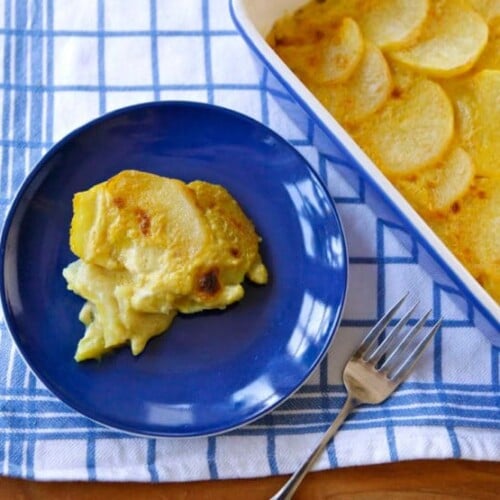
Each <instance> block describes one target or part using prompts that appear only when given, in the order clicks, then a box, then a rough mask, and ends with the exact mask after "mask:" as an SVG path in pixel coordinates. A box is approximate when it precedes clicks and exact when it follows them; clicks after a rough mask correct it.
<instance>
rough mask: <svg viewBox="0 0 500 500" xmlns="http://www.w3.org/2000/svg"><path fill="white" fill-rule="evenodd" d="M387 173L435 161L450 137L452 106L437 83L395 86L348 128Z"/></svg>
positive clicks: (403, 171) (424, 81)
mask: <svg viewBox="0 0 500 500" xmlns="http://www.w3.org/2000/svg"><path fill="white" fill-rule="evenodd" d="M351 132H352V134H353V136H354V138H355V139H356V140H357V141H358V142H359V144H360V145H361V147H362V148H363V149H364V150H365V151H366V152H367V153H368V155H369V156H370V157H371V158H372V159H373V160H374V161H375V163H376V164H377V166H379V167H380V168H381V169H382V171H384V172H385V173H387V174H390V175H394V174H399V175H402V174H410V173H413V172H416V171H418V170H420V169H423V168H425V167H428V166H429V165H432V164H433V163H436V162H438V161H439V160H440V159H441V158H442V157H443V156H444V154H445V152H446V150H447V149H448V146H449V145H450V142H451V140H452V138H453V108H452V106H451V103H450V100H449V98H448V96H447V95H446V94H445V92H444V90H443V89H442V88H441V86H440V85H439V84H437V83H435V82H433V81H431V80H427V79H425V78H424V79H418V80H416V81H415V82H414V84H413V85H412V86H410V87H409V88H408V89H403V90H401V89H399V88H397V87H396V88H395V89H394V91H393V93H392V95H391V96H390V97H389V99H388V100H387V102H386V103H385V105H384V106H383V107H382V108H381V109H380V110H379V111H378V112H377V113H375V114H373V115H370V116H369V117H368V118H367V119H366V120H364V121H363V122H362V123H361V124H360V125H359V126H358V127H356V128H353V129H352V130H351Z"/></svg>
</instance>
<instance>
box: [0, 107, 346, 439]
mask: <svg viewBox="0 0 500 500" xmlns="http://www.w3.org/2000/svg"><path fill="white" fill-rule="evenodd" d="M130 168H133V169H139V170H145V171H149V172H153V173H156V174H160V175H164V176H168V177H177V178H180V179H183V180H185V181H191V180H194V179H202V180H206V181H209V182H213V183H218V184H222V185H223V186H225V187H226V188H227V189H228V190H229V191H230V192H231V193H232V194H233V196H234V197H235V198H236V199H237V200H238V201H239V202H240V204H241V205H242V207H243V209H244V210H245V212H246V213H247V215H248V216H249V217H250V218H251V219H252V220H253V221H254V223H255V225H256V227H257V230H258V232H259V233H260V234H261V236H262V237H263V242H262V255H263V259H264V261H265V263H266V264H267V266H268V268H269V270H270V282H269V284H268V285H266V286H261V287H259V286H253V285H251V284H249V283H247V284H246V285H245V287H246V296H245V298H244V299H243V300H242V301H241V302H240V303H238V304H236V305H234V306H231V307H229V308H228V309H226V310H225V311H216V312H214V311H209V312H204V313H199V314H194V315H180V316H178V317H177V318H176V319H175V320H174V323H173V325H172V327H171V328H170V330H169V331H168V332H167V333H166V334H165V335H161V336H159V337H157V338H155V339H153V340H152V341H150V343H149V344H148V346H147V347H146V350H145V351H144V352H143V353H142V354H141V355H140V356H138V357H133V356H132V354H131V353H130V351H129V349H128V348H123V349H121V350H118V351H116V353H114V354H112V355H110V356H107V357H105V358H104V359H103V360H102V361H100V362H96V361H90V362H84V363H81V364H78V363H76V362H75V361H74V360H73V355H74V352H75V349H76V345H77V343H78V340H79V339H80V337H81V336H82V335H83V333H84V327H83V325H82V324H81V323H80V322H79V321H78V312H79V310H80V308H81V306H82V300H81V299H80V298H79V297H77V296H76V295H74V294H73V293H71V292H69V291H67V290H66V283H65V281H64V279H63V277H62V275H61V271H62V269H63V268H64V267H65V266H66V265H67V264H68V263H69V262H71V261H73V260H74V259H75V257H74V256H73V255H72V254H71V252H70V249H69V242H68V239H69V238H68V237H69V225H70V220H71V215H72V205H71V200H72V197H73V194H74V193H75V192H77V191H82V190H85V189H88V188H89V187H90V186H92V185H93V184H96V183H98V182H101V181H103V180H105V179H107V178H109V177H111V176H112V175H114V174H116V173H118V172H119V171H121V170H123V169H130ZM0 250H1V259H0V265H1V266H2V267H1V274H2V277H3V286H2V290H1V296H2V303H3V307H4V311H5V317H6V320H7V323H8V326H9V328H10V331H11V333H12V336H13V338H14V341H15V343H16V344H17V346H18V348H19V351H20V352H21V354H22V355H23V356H24V358H25V360H26V362H27V363H28V364H29V366H30V367H31V369H32V370H33V372H34V373H35V374H36V375H37V376H38V378H39V379H40V380H41V381H42V382H43V383H44V384H45V385H46V386H47V387H48V388H49V389H50V390H51V391H52V392H53V393H54V394H55V395H56V396H58V397H59V398H60V399H61V400H62V401H64V402H65V403H66V404H68V405H69V406H71V407H72V408H74V409H75V410H77V411H78V412H80V413H82V414H83V415H86V416H87V417H89V418H90V419H92V420H95V421H97V422H100V423H102V424H104V425H106V426H109V427H112V428H116V429H120V430H123V431H127V432H131V433H134V434H140V435H146V436H199V435H210V434H217V433H221V432H225V431H228V430H231V429H234V428H236V427H239V426H241V425H243V424H246V423H249V422H251V421H253V420H255V419H257V418H259V417H261V416H263V415H264V414H265V413H267V412H269V411H270V410H272V409H273V408H275V407H276V406H277V405H279V404H280V403H282V402H283V401H284V400H285V399H286V398H287V397H288V396H290V395H291V394H292V393H293V392H294V391H295V390H296V389H298V388H299V387H300V386H301V385H302V384H303V383H304V381H305V380H306V379H307V377H308V376H309V375H310V374H311V372H312V371H313V370H314V368H315V367H316V366H317V365H318V363H319V362H320V361H321V359H322V358H323V357H324V356H325V354H326V352H327V350H328V348H329V346H330V343H331V341H332V339H333V336H334V333H335V331H336V329H337V327H338V325H339V322H340V316H341V313H342V309H343V305H344V300H345V295H346V286H347V255H346V246H345V241H344V235H343V231H342V227H341V224H340V221H339V217H338V214H337V211H336V209H335V206H334V203H333V202H332V200H331V199H330V197H329V195H328V193H327V192H326V190H325V188H324V186H323V185H322V183H321V182H320V180H319V179H318V177H317V176H316V174H315V173H314V172H313V170H312V169H311V168H310V167H309V165H308V164H307V163H306V161H305V160H304V159H303V158H302V156H300V155H299V154H298V153H297V152H296V151H295V150H294V149H293V148H292V147H291V146H290V145H289V144H288V143H286V142H285V141H284V140H283V139H281V138H280V137H279V136H278V135H276V134H275V133H274V132H272V131H271V130H269V129H268V128H266V127H264V126H263V125H261V124H259V123H258V122H256V121H254V120H252V119H250V118H248V117H245V116H243V115H240V114H237V113H235V112H233V111H230V110H227V109H223V108H218V107H215V106H210V105H206V104H200V103H187V102H158V103H148V104H141V105H138V106H133V107H129V108H125V109H121V110H118V111H115V112H113V113H110V114H108V115H105V116H103V117H101V118H99V119H97V120H95V121H93V122H91V123H89V124H88V125H85V126H84V127H82V128H80V129H78V130H76V131H75V132H73V133H72V134H70V135H69V136H68V137H66V138H65V139H64V140H62V141H61V142H60V143H59V144H57V145H56V146H55V147H54V148H53V149H52V150H51V151H50V152H49V153H48V154H47V155H46V156H45V157H44V158H43V159H42V161H41V162H40V163H39V164H38V165H37V166H36V168H35V169H34V171H33V172H32V173H31V175H30V176H29V177H28V178H27V180H26V181H25V183H24V185H23V186H22V188H21V190H20V191H19V193H18V194H17V197H16V199H15V201H14V203H13V206H12V208H11V210H10V212H9V214H8V217H7V220H6V223H5V227H4V230H3V234H2V241H1V249H0Z"/></svg>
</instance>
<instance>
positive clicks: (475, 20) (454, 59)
mask: <svg viewBox="0 0 500 500" xmlns="http://www.w3.org/2000/svg"><path fill="white" fill-rule="evenodd" d="M487 41H488V26H487V24H486V23H485V21H484V20H483V18H482V17H481V16H480V15H479V14H478V13H477V12H476V11H475V10H473V9H472V8H471V7H470V6H469V5H468V4H467V3H465V2H464V1H463V0H435V2H433V3H432V4H431V10H430V12H429V15H428V17H427V21H426V22H425V23H424V26H423V28H422V33H421V35H420V37H419V39H418V41H417V42H416V43H415V44H414V45H412V46H411V47H409V48H406V49H402V50H397V51H393V52H391V56H392V57H393V58H395V59H396V60H397V61H400V62H402V63H404V64H407V65H408V66H410V67H412V68H414V69H416V70H417V71H421V72H424V73H426V74H428V75H432V76H437V77H450V76H454V75H458V74H461V73H464V72H466V71H467V70H469V69H470V68H471V67H472V66H473V65H474V63H475V62H476V61H477V59H478V58H479V56H480V55H481V52H482V51H483V49H484V47H485V46H486V43H487Z"/></svg>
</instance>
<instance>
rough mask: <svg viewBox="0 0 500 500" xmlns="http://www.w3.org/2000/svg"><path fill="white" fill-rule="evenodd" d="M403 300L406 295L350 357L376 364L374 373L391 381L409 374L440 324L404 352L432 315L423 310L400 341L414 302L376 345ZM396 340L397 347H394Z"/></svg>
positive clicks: (381, 319)
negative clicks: (384, 375) (378, 372)
mask: <svg viewBox="0 0 500 500" xmlns="http://www.w3.org/2000/svg"><path fill="white" fill-rule="evenodd" d="M407 297H408V293H406V294H405V295H404V297H403V298H401V299H400V300H399V301H398V302H397V303H396V304H395V305H394V306H392V307H391V309H389V311H387V313H386V314H384V316H382V318H380V320H379V321H378V322H377V323H376V325H375V326H374V327H373V328H372V329H371V330H370V332H369V333H368V335H367V336H366V337H365V339H364V340H363V342H362V343H361V345H360V346H359V348H358V350H357V351H356V353H355V354H354V356H355V357H356V358H362V359H363V360H364V361H366V362H367V363H370V364H373V365H377V364H378V368H377V369H378V371H381V372H384V373H386V375H387V376H388V377H389V378H390V379H392V380H403V379H404V378H405V377H406V376H407V375H408V374H409V372H410V371H411V369H412V368H413V366H414V365H415V363H416V362H417V360H418V358H419V357H420V355H421V354H422V353H423V351H424V350H425V348H426V347H427V345H428V344H429V342H430V341H431V340H432V338H433V337H434V335H435V333H436V332H437V331H438V330H439V327H440V326H441V323H442V318H440V319H439V320H438V321H437V322H436V323H435V324H434V325H433V327H432V328H431V329H430V330H429V331H427V332H426V333H425V335H423V337H422V339H421V340H420V341H419V342H418V344H417V345H416V346H415V347H414V348H413V350H410V349H408V347H409V346H410V345H411V344H414V343H415V341H416V338H417V335H418V333H419V332H420V331H421V330H422V328H423V327H424V326H425V323H426V322H427V320H428V319H429V316H430V315H431V313H432V310H429V311H427V312H426V313H425V314H424V315H423V316H422V317H421V318H420V319H419V320H418V321H417V322H416V323H415V325H413V326H412V327H411V328H410V329H409V330H408V331H407V332H406V333H405V335H404V337H403V338H402V339H398V334H399V333H400V332H401V330H402V329H403V327H404V326H405V325H406V324H407V323H408V321H409V320H410V318H411V315H412V314H413V312H414V311H415V309H416V307H417V305H418V302H416V303H415V304H414V305H413V306H412V307H411V308H410V309H409V310H408V312H407V313H406V314H404V315H403V316H402V317H401V319H400V320H399V321H398V322H397V323H396V325H395V326H394V327H393V329H392V330H391V331H390V332H389V333H388V334H387V335H386V336H385V338H384V339H383V340H382V342H379V340H380V339H381V338H382V335H383V333H384V331H385V330H386V328H387V326H388V325H389V323H390V321H391V319H392V318H393V317H394V315H395V314H396V312H397V311H398V310H399V308H400V307H401V305H402V304H403V303H404V301H405V300H406V298H407ZM398 341H399V345H396V344H397V342H398ZM408 351H409V352H408ZM384 356H386V358H385V359H383V357H384ZM381 360H382V361H381Z"/></svg>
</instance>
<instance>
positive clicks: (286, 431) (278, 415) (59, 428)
mask: <svg viewBox="0 0 500 500" xmlns="http://www.w3.org/2000/svg"><path fill="white" fill-rule="evenodd" d="M0 54H1V57H0V113H1V118H0V122H1V123H0V130H1V135H0V156H1V167H0V189H1V191H0V210H1V214H2V217H4V216H5V213H6V210H7V208H8V206H9V204H10V202H11V200H12V198H13V195H14V193H15V192H16V190H17V189H18V188H19V186H20V184H21V183H22V181H23V179H24V178H25V177H26V175H27V174H28V173H29V172H30V170H31V169H32V168H33V166H34V165H35V164H36V163H37V161H38V160H39V159H40V158H41V156H42V155H43V154H44V153H45V152H46V151H47V150H48V148H50V147H51V145H52V144H54V143H55V142H56V141H58V140H59V139H61V138H62V137H63V136H64V135H65V134H67V133H68V132H70V131H71V130H72V129H74V128H75V127H77V126H79V125H82V124H83V123H85V122H86V121H88V120H90V119H93V118H95V117H97V116H99V115H102V114H103V113H105V112H108V111H110V110H113V109H116V108H119V107H123V106H125V105H130V104H134V103H139V102H144V101H152V100H166V99H174V100H194V101H202V102H209V103H214V104H218V105H222V106H225V107H228V108H232V109H234V110H237V111H240V112H242V113H244V114H247V115H249V116H251V117H253V118H255V119H257V120H259V121H261V122H263V123H265V124H266V125H269V126H270V127H272V128H273V129H275V130H276V131H277V132H278V133H280V134H281V135H283V136H284V137H285V138H286V139H287V140H289V141H290V142H291V143H292V144H293V145H294V146H296V147H297V149H298V150H299V151H300V152H301V153H302V154H303V155H304V156H305V157H306V158H307V159H308V160H309V161H310V162H311V164H312V165H313V166H314V167H315V168H316V169H317V170H318V172H319V173H320V174H321V176H322V177H323V179H324V181H325V183H326V184H327V185H328V187H329V189H330V191H331V194H332V195H333V197H334V198H335V200H336V202H337V206H338V209H339V212H340V215H341V218H342V220H343V223H344V226H345V230H346V236H347V240H348V246H349V252H350V261H349V271H350V288H349V293H348V298H347V305H346V308H345V313H344V317H343V320H342V325H341V328H340V331H339V332H338V334H337V336H336V337H335V340H334V343H333V345H332V348H331V351H330V354H329V355H328V356H327V358H326V359H325V360H324V362H323V363H322V364H321V366H320V367H319V368H318V369H317V370H316V371H315V373H314V374H313V375H312V376H311V377H310V379H309V380H308V381H307V383H306V384H305V385H304V386H303V387H302V388H301V389H300V390H299V391H298V392H297V393H296V394H295V395H294V396H293V397H291V398H290V399H289V400H288V401H286V402H285V403H284V404H283V405H281V406H280V407H278V408H277V409H276V410H275V411H273V412H272V413H271V414H269V415H267V416H266V417H264V418H262V419H260V420H258V421H256V422H254V423H252V424H250V425H247V426H245V427H243V428H240V429H238V430H235V431H232V432H230V433H228V434H225V435H220V436H212V437H208V438H187V439H168V438H165V439H146V438H139V437H133V436H130V435H127V434H124V433H121V432H117V431H113V430H110V429H108V428H104V427H102V426H100V425H98V424H96V423H94V422H92V421H90V420H88V419H87V418H85V417H83V416H81V415H79V414H77V413H75V412H74V411H73V410H71V409H70V408H68V407H67V406H66V405H65V404H63V403H62V402H60V401H59V400H58V399H57V398H56V397H54V396H53V395H52V394H51V393H50V392H49V391H48V390H47V389H46V388H45V387H44V386H43V385H42V384H41V383H40V382H39V381H37V380H36V378H35V377H34V376H33V374H32V373H31V372H30V370H29V369H28V368H27V366H26V364H25V363H24V361H23V359H22V358H21V357H20V355H19V354H18V352H17V350H16V348H15V347H14V345H13V343H12V341H11V338H10V335H9V332H8V331H7V328H6V326H5V324H4V322H3V320H2V321H1V323H0V473H1V474H3V475H9V476H17V477H26V478H34V479H40V480H49V479H56V480H58V479H60V480H62V479H74V480H135V481H188V480H199V479H207V478H211V479H216V478H235V477H255V476H266V475H271V474H279V473H286V472H290V471H292V470H293V469H294V468H295V467H297V465H298V464H299V462H300V461H301V460H302V459H303V458H304V456H305V454H306V453H307V450H308V449H310V448H312V446H313V444H314V443H315V442H316V441H317V439H318V437H319V436H320V434H321V433H322V432H323V431H324V430H325V429H326V427H327V426H328V423H329V422H330V421H331V420H332V419H333V418H334V417H335V415H336V413H337V412H338V410H339V408H340V406H341V404H342V403H343V400H344V398H345V391H344V388H343V386H342V384H341V368H342V366H343V364H344V363H345V361H346V359H347V357H348V355H349V353H350V352H351V351H352V349H353V347H354V346H355V345H356V344H357V343H358V341H359V340H360V338H361V337H362V336H363V334H364V333H365V332H366V330H367V329H368V328H369V326H370V325H372V324H373V323H374V321H375V320H376V318H377V317H379V316H380V315H381V314H382V313H383V312H384V310H385V308H386V307H387V306H388V305H389V304H391V303H392V302H394V301H395V299H396V298H397V297H398V296H399V295H400V294H401V292H402V290H406V289H407V288H408V286H407V284H408V283H411V284H412V285H411V287H410V292H414V293H415V294H418V296H419V297H420V298H421V300H422V302H423V304H422V307H423V308H424V307H425V306H430V307H433V309H434V311H435V312H434V314H435V315H436V316H437V315H438V314H442V315H443V316H444V317H445V322H444V325H443V327H442V328H441V329H440V331H439V333H438V335H437V337H436V339H435V342H434V344H433V346H432V347H431V348H430V349H429V350H428V351H427V352H426V353H425V356H424V357H423V358H422V360H421V361H420V362H419V364H418V366H417V369H416V370H415V372H414V373H413V375H412V376H411V378H410V379H409V380H408V381H407V382H406V383H405V384H404V385H403V386H402V387H401V388H400V390H398V391H397V392H396V394H395V395H394V396H393V397H392V398H390V399H389V400H388V401H387V402H386V403H385V404H382V405H380V406H376V407H362V408H361V409H359V411H358V412H357V413H356V414H355V415H354V416H353V417H352V418H351V419H350V420H348V422H347V423H346V424H345V426H344V427H343V428H342V430H341V431H340V432H339V434H338V435H337V437H336V438H335V441H334V442H333V443H332V444H331V445H330V446H329V447H328V450H327V452H326V453H325V454H324V455H323V456H322V457H321V459H320V460H319V461H318V463H317V464H316V468H317V469H325V468H334V467H342V466H348V465H358V464H370V463H381V462H389V461H397V460H407V459H413V458H448V457H456V458H468V459H477V460H480V459H485V460H498V459H500V432H499V430H500V390H499V389H500V385H499V368H500V364H499V363H500V360H499V349H498V348H495V347H493V346H492V345H491V344H490V343H489V342H488V341H487V340H486V338H485V337H484V336H483V335H482V333H481V332H480V331H479V329H478V328H477V327H476V326H475V311H474V308H473V307H472V306H471V305H470V304H468V303H467V302H466V301H465V299H460V294H459V293H458V292H457V290H455V289H454V288H453V287H452V286H448V285H446V284H443V283H442V282H440V281H438V280H436V279H435V275H434V274H433V273H431V272H430V271H429V268H428V266H426V265H425V264H424V260H425V259H424V254H425V251H424V250H423V249H422V248H421V247H420V246H419V244H418V243H414V244H413V246H412V245H410V246H408V245H403V244H402V241H403V240H405V239H408V238H409V239H411V235H409V234H408V233H407V232H405V229H404V225H398V224H397V223H394V221H386V220H384V218H383V217H381V216H380V214H378V213H377V211H376V210H375V209H374V204H373V203H371V202H370V196H368V189H367V186H366V185H365V184H364V182H363V181H362V179H357V180H356V179H354V181H353V179H352V178H351V179H349V176H351V177H352V176H353V175H355V174H353V172H352V171H351V172H349V171H348V169H347V168H344V166H343V164H342V161H341V160H339V161H336V162H332V161H331V159H329V158H326V157H324V156H322V155H321V154H319V153H318V151H317V150H316V149H315V148H314V147H313V146H312V144H311V141H310V138H309V137H308V136H307V134H306V135H303V134H302V132H301V131H300V130H299V129H298V128H297V127H296V126H295V124H294V123H293V122H292V121H291V120H290V118H289V116H288V115H287V114H286V113H285V112H284V111H283V108H282V107H281V106H280V105H279V103H278V98H277V96H276V95H273V93H270V92H268V91H267V90H266V89H267V86H266V85H265V81H266V78H267V75H266V72H265V71H264V70H261V69H258V67H257V66H255V65H254V63H253V60H252V56H251V54H250V52H249V50H248V48H247V47H246V45H245V43H244V41H243V39H242V38H241V37H240V35H239V34H238V32H237V30H236V28H235V26H234V24H233V22H232V20H231V16H230V14H229V7H228V2H227V0H210V1H209V0H185V1H183V2H179V1H176V0H29V1H26V0H1V1H0ZM372 196H375V195H372ZM389 283H390V287H389V286H388V284H389ZM433 319H435V317H434V318H433Z"/></svg>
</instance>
